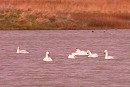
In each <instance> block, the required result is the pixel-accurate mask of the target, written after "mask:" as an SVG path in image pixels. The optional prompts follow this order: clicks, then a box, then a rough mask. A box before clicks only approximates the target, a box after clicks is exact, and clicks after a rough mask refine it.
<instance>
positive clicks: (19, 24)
mask: <svg viewBox="0 0 130 87" xmlns="http://www.w3.org/2000/svg"><path fill="white" fill-rule="evenodd" d="M104 28H105V29H130V0H0V29H1V30H8V29H9V30H10V29H13V30H14V29H31V30H32V29H34V30H37V29H42V30H50V29H56V30H57V29H59V30H60V29H67V30H69V29H73V30H77V29H104Z"/></svg>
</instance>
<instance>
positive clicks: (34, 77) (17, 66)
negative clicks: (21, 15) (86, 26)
mask: <svg viewBox="0 0 130 87" xmlns="http://www.w3.org/2000/svg"><path fill="white" fill-rule="evenodd" d="M17 46H20V48H21V49H26V50H27V51H29V52H30V53H29V54H16V48H17ZM75 48H79V49H81V50H84V51H86V50H88V49H89V50H90V51H91V52H92V53H97V54H98V55H99V57H98V58H88V57H87V56H77V57H76V59H67V56H68V55H69V54H71V53H72V52H75ZM105 49H107V50H108V51H109V55H111V56H114V58H115V59H113V60H105V59H104V56H105V55H104V50H105ZM46 51H49V52H50V56H51V58H52V59H53V62H44V61H43V58H44V57H45V52H46ZM0 87H130V30H94V32H92V30H48V31H46V30H44V31H42V30H34V31H33V30H30V31H28V30H19V31H16V30H14V31H0Z"/></svg>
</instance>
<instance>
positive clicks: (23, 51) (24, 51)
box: [16, 46, 29, 53]
mask: <svg viewBox="0 0 130 87" xmlns="http://www.w3.org/2000/svg"><path fill="white" fill-rule="evenodd" d="M16 53H29V52H28V51H26V50H20V47H19V46H18V47H17V51H16Z"/></svg>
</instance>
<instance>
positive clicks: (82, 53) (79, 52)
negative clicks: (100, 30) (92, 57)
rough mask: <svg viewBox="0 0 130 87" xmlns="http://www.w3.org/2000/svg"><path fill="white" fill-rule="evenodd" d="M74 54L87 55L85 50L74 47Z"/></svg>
mask: <svg viewBox="0 0 130 87" xmlns="http://www.w3.org/2000/svg"><path fill="white" fill-rule="evenodd" d="M75 55H88V54H87V52H86V51H81V50H80V49H78V48H76V52H75Z"/></svg>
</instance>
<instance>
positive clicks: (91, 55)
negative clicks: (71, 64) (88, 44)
mask: <svg viewBox="0 0 130 87" xmlns="http://www.w3.org/2000/svg"><path fill="white" fill-rule="evenodd" d="M87 54H88V57H98V54H96V53H91V52H90V50H87Z"/></svg>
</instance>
